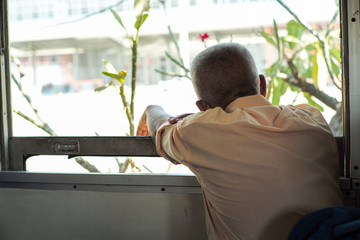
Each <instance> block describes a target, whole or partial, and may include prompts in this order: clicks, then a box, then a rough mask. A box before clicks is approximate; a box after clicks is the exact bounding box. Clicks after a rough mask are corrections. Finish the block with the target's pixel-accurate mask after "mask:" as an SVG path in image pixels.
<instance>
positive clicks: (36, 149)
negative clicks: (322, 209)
mask: <svg viewBox="0 0 360 240" xmlns="http://www.w3.org/2000/svg"><path fill="white" fill-rule="evenodd" d="M353 2H355V1H353ZM340 7H342V8H343V9H344V10H345V8H346V10H345V11H344V12H347V11H350V9H348V8H351V7H352V8H353V7H356V6H353V5H351V4H349V5H348V2H347V1H340ZM343 17H345V16H344V13H343ZM1 22H2V25H1V70H0V73H1V89H0V90H1V102H2V104H1V112H2V114H1V146H0V148H1V169H2V170H3V171H4V170H5V171H8V170H11V171H26V164H25V163H26V159H28V158H29V157H31V156H34V155H68V156H69V157H75V156H158V155H157V153H156V150H155V147H154V144H153V141H152V139H151V138H150V137H14V136H13V135H12V118H11V115H12V114H11V94H10V81H11V80H10V69H9V68H10V55H9V54H10V53H9V50H10V47H9V38H8V31H9V29H8V9H7V1H6V0H1ZM344 22H345V21H343V23H344ZM346 24H348V23H346ZM342 27H344V29H345V30H346V31H347V30H348V29H347V25H346V26H345V25H344V26H342ZM345 30H343V38H342V39H343V42H344V43H345V44H344V43H343V54H346V53H349V51H350V50H349V49H348V48H350V47H349V46H351V44H353V45H354V43H348V44H347V41H349V40H351V39H350V38H347V36H348V33H347V32H346V33H345ZM343 59H344V66H343V69H344V71H343V72H344V79H345V81H344V82H345V85H346V86H348V84H349V82H348V81H347V80H346V79H348V77H349V76H348V75H346V74H347V72H348V69H349V61H348V60H347V59H346V58H343ZM353 62H354V61H353ZM353 67H355V69H356V66H353ZM349 81H351V79H350V80H349ZM344 89H345V90H344V91H345V93H344V95H345V96H344V97H346V99H345V98H344V99H345V100H344V102H345V117H346V119H349V117H351V115H350V113H351V112H350V111H349V104H348V103H349V98H350V96H349V92H346V91H348V88H347V87H345V88H344ZM352 113H354V111H352ZM349 129H350V124H349V121H348V120H346V121H345V137H344V138H342V137H338V138H336V139H337V143H338V147H339V149H340V150H342V149H345V150H346V151H345V153H344V154H342V153H341V154H340V159H339V160H340V163H341V164H342V166H346V168H347V169H346V171H345V172H346V174H347V175H346V176H349V172H350V169H349V167H350V166H352V164H351V161H355V160H352V159H359V157H357V158H356V156H354V157H353V158H352V159H350V158H349V151H350V148H349V145H350V144H351V142H350V138H349V135H350V134H349V133H350V130H349ZM59 144H60V145H61V144H62V145H61V146H62V147H65V148H67V147H69V148H70V150H69V149H68V150H67V151H66V150H64V149H63V150H60V151H58V150H57V149H56V146H60V145H59ZM343 144H345V147H344V148H343ZM61 146H60V147H61ZM71 149H76V150H71ZM344 155H345V156H346V158H345V159H346V163H344V161H343V159H344ZM359 161H360V160H359ZM355 162H356V161H355ZM356 164H357V162H356ZM359 174H360V173H359Z"/></svg>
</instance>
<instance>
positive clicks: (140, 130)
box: [136, 110, 150, 136]
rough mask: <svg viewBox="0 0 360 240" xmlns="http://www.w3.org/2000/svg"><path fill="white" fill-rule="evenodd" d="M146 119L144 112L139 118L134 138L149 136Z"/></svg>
mask: <svg viewBox="0 0 360 240" xmlns="http://www.w3.org/2000/svg"><path fill="white" fill-rule="evenodd" d="M146 118H147V117H146V110H145V111H144V113H143V115H142V116H141V118H140V121H139V124H138V127H137V130H136V136H150V133H149V129H148V125H147V120H146Z"/></svg>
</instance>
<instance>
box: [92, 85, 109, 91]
mask: <svg viewBox="0 0 360 240" xmlns="http://www.w3.org/2000/svg"><path fill="white" fill-rule="evenodd" d="M108 87H109V85H105V86H101V87H97V88H95V92H101V91H103V90H105V89H107V88H108Z"/></svg>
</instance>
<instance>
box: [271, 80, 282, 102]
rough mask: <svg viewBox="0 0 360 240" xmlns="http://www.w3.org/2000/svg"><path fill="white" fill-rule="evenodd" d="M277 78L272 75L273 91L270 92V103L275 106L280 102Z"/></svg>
mask: <svg viewBox="0 0 360 240" xmlns="http://www.w3.org/2000/svg"><path fill="white" fill-rule="evenodd" d="M278 80H279V78H277V77H274V78H273V79H272V81H273V93H272V99H271V102H272V104H274V105H275V106H279V103H280V98H281V90H280V88H281V86H279V81H278Z"/></svg>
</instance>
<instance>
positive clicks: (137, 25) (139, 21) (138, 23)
mask: <svg viewBox="0 0 360 240" xmlns="http://www.w3.org/2000/svg"><path fill="white" fill-rule="evenodd" d="M148 15H149V14H147V13H144V14H143V15H141V16H140V17H138V18H137V19H136V22H135V25H134V27H135V28H136V30H138V31H139V29H140V27H141V26H142V25H143V23H144V22H145V20H146V19H147V17H148Z"/></svg>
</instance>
